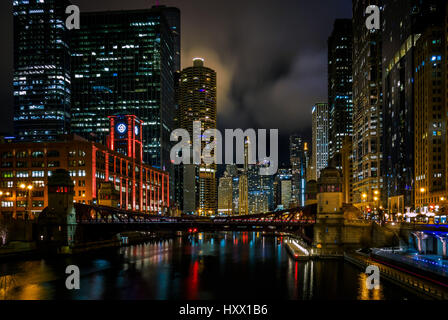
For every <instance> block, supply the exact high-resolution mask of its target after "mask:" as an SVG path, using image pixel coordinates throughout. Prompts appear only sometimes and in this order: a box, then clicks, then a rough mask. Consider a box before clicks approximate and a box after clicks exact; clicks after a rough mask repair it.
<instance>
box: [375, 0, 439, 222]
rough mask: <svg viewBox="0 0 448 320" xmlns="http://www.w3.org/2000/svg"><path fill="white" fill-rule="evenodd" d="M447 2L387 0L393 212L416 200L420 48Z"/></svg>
mask: <svg viewBox="0 0 448 320" xmlns="http://www.w3.org/2000/svg"><path fill="white" fill-rule="evenodd" d="M442 5H443V6H445V5H446V1H442V0H423V1H420V2H415V3H414V2H412V1H407V0H385V1H384V10H383V18H382V20H383V21H384V23H383V28H382V43H383V51H382V56H383V72H382V77H383V81H382V82H383V118H384V120H383V143H382V146H383V169H382V172H384V174H383V179H384V188H383V193H385V197H386V198H387V199H388V204H389V207H393V208H392V209H391V208H389V209H390V210H391V213H394V212H397V210H398V212H401V213H402V212H403V211H404V210H406V208H409V209H412V208H413V207H414V204H415V202H414V195H415V194H416V191H417V190H416V189H415V181H416V179H415V176H414V169H415V168H414V165H415V153H414V152H415V149H414V143H415V135H414V128H415V126H414V119H415V114H414V102H415V96H414V87H415V85H414V81H415V79H414V75H415V68H416V67H417V66H416V65H415V47H416V44H417V42H418V40H419V39H420V37H421V35H422V34H423V33H424V30H425V29H426V27H427V26H428V24H430V23H431V21H433V20H434V19H436V18H437V15H439V14H440V10H439V9H438V8H440V7H441V6H442ZM400 203H403V205H402V206H401V205H397V204H400ZM397 208H398V209H397Z"/></svg>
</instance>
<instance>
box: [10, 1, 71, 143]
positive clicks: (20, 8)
mask: <svg viewBox="0 0 448 320" xmlns="http://www.w3.org/2000/svg"><path fill="white" fill-rule="evenodd" d="M70 4H71V3H70V2H69V1H68V0H46V1H13V15H14V83H13V88H14V131H15V135H16V136H17V138H18V139H20V140H22V141H46V140H54V139H55V138H56V137H57V136H58V135H61V134H67V133H68V132H69V131H70V117H71V114H70V110H71V109H70V107H71V101H70V97H71V75H70V43H69V34H68V33H69V31H68V30H67V28H66V25H65V20H66V14H65V9H66V7H67V6H69V5H70Z"/></svg>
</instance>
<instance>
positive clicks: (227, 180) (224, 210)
mask: <svg viewBox="0 0 448 320" xmlns="http://www.w3.org/2000/svg"><path fill="white" fill-rule="evenodd" d="M218 214H222V215H227V216H230V215H233V214H234V210H233V177H232V176H231V175H230V174H229V173H228V172H227V171H226V172H224V176H223V177H221V178H219V185H218Z"/></svg>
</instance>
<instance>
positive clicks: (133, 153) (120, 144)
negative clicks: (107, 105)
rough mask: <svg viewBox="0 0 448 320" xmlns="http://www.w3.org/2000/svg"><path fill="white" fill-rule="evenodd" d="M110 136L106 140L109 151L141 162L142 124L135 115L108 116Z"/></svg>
mask: <svg viewBox="0 0 448 320" xmlns="http://www.w3.org/2000/svg"><path fill="white" fill-rule="evenodd" d="M109 120H110V131H109V132H110V134H109V136H108V139H107V146H108V147H109V149H111V150H113V151H116V152H118V153H121V154H124V155H126V156H128V157H130V158H133V159H135V160H136V161H137V162H140V163H141V162H142V161H143V143H142V130H143V123H142V121H141V120H140V119H138V118H137V117H136V116H135V115H128V114H127V115H114V116H109Z"/></svg>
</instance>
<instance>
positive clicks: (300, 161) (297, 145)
mask: <svg viewBox="0 0 448 320" xmlns="http://www.w3.org/2000/svg"><path fill="white" fill-rule="evenodd" d="M307 151H308V147H307V144H306V142H304V141H303V139H302V137H300V136H298V135H296V134H294V135H291V136H290V137H289V159H290V165H291V169H292V191H291V198H292V199H291V204H292V206H293V207H300V206H304V205H305V184H306V168H307Z"/></svg>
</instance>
